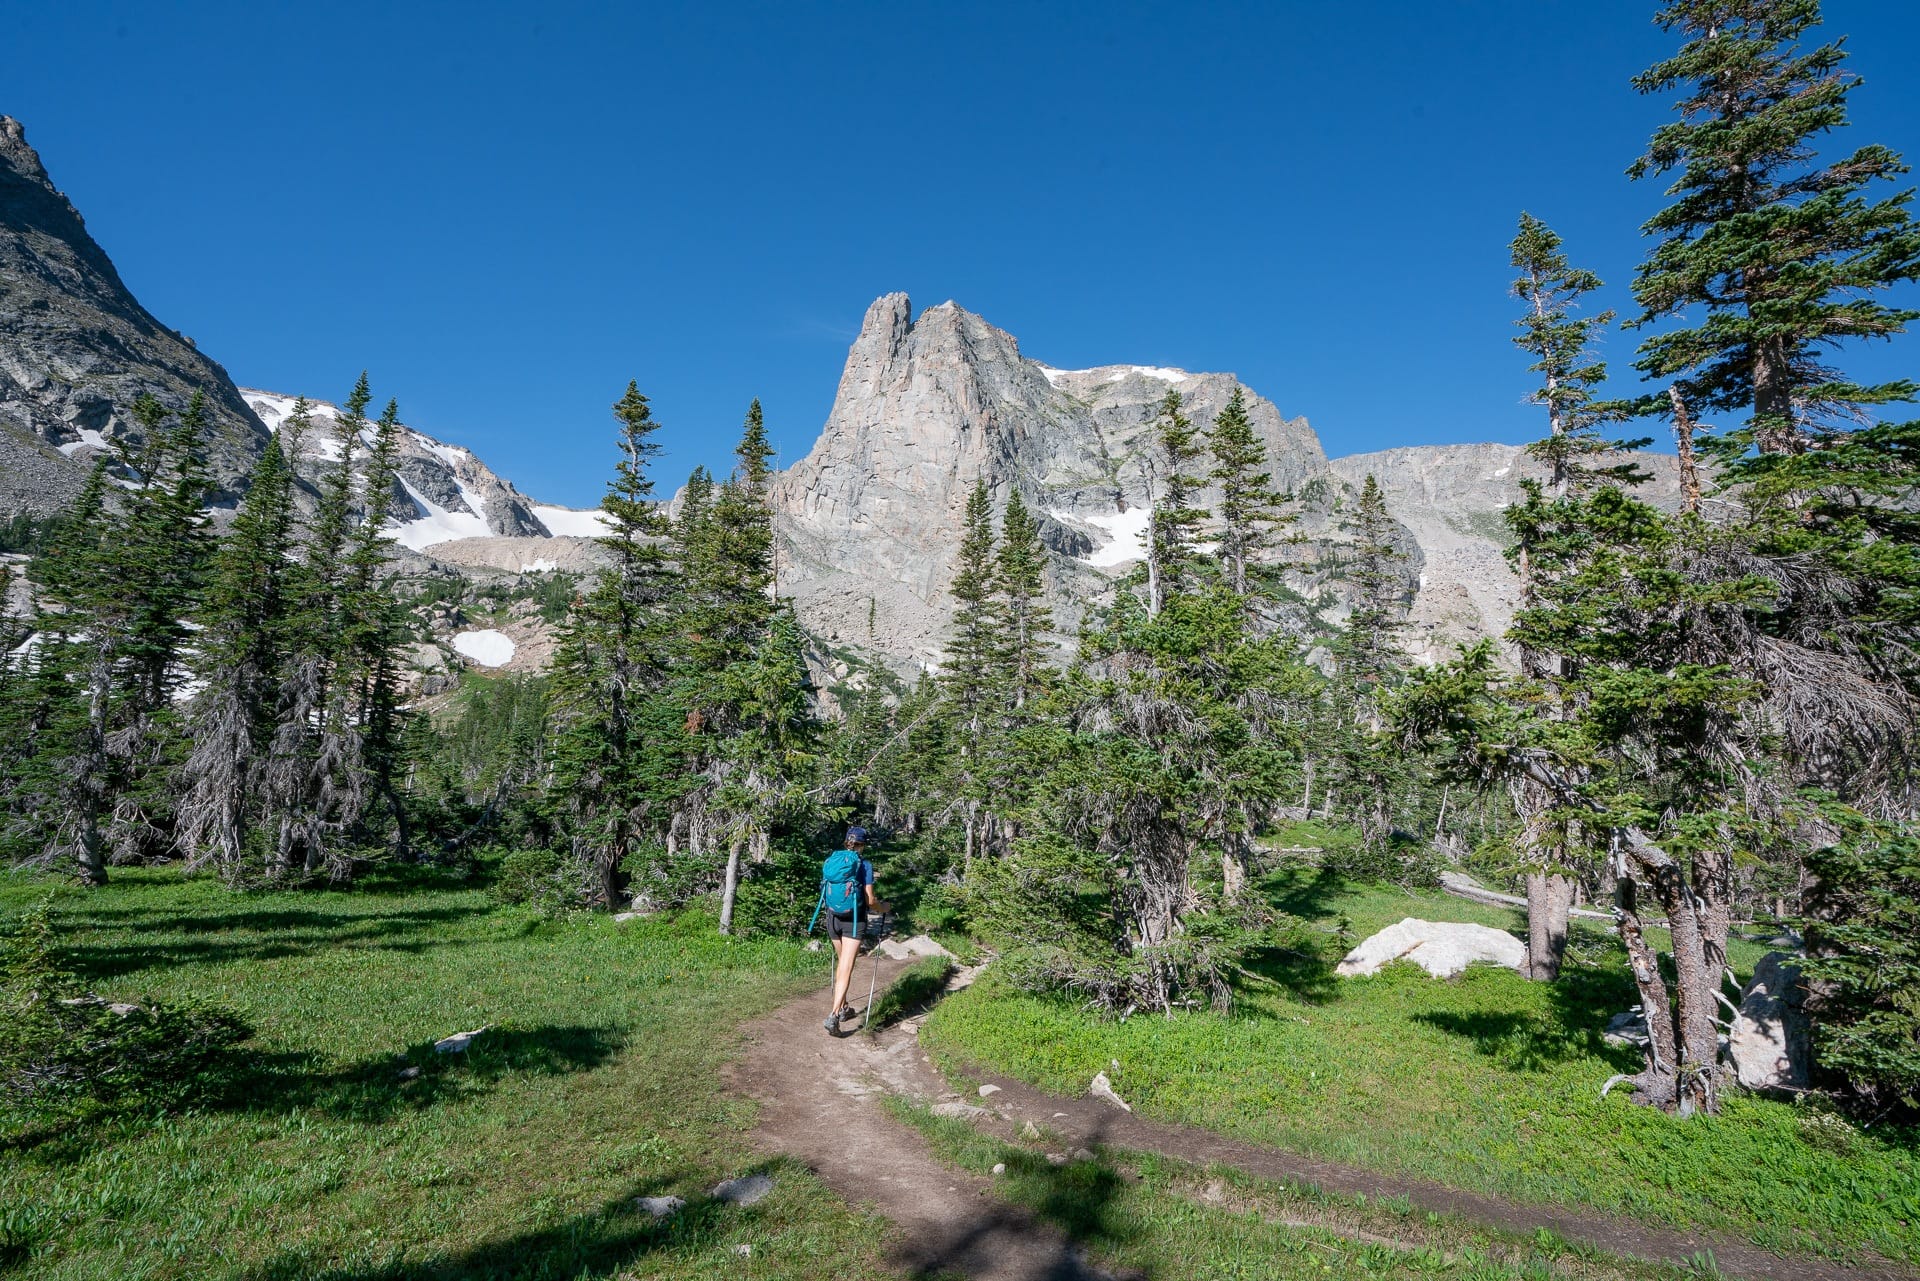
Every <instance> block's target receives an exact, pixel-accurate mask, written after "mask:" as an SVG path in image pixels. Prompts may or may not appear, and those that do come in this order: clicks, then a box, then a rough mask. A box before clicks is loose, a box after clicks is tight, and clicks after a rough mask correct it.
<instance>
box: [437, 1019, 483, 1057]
mask: <svg viewBox="0 0 1920 1281" xmlns="http://www.w3.org/2000/svg"><path fill="white" fill-rule="evenodd" d="M492 1026H493V1024H491V1023H489V1024H487V1025H486V1026H484V1027H477V1028H475V1029H473V1031H471V1032H455V1033H454V1034H453V1035H452V1036H448V1037H443V1038H441V1039H440V1040H438V1041H435V1042H434V1043H433V1052H434V1053H435V1054H465V1053H466V1052H467V1047H468V1046H469V1045H472V1044H473V1038H474V1037H476V1036H479V1035H480V1034H481V1033H482V1032H484V1031H486V1030H487V1028H490V1027H492Z"/></svg>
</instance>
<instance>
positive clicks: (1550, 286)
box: [1509, 213, 1646, 577]
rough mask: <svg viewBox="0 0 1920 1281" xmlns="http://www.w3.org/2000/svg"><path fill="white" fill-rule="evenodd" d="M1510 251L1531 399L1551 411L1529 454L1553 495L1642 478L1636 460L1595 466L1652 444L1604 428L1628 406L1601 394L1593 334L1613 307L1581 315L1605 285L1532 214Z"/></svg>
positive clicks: (1519, 342) (1602, 375) (1517, 342)
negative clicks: (1574, 261)
mask: <svg viewBox="0 0 1920 1281" xmlns="http://www.w3.org/2000/svg"><path fill="white" fill-rule="evenodd" d="M1509 249H1510V253H1511V257H1512V261H1513V265H1514V267H1515V268H1516V269H1518V271H1519V272H1520V275H1519V276H1518V278H1516V279H1515V280H1514V282H1513V286H1512V290H1513V296H1514V297H1516V298H1518V299H1520V300H1521V301H1522V302H1523V303H1524V304H1525V305H1526V312H1525V314H1524V315H1522V316H1521V318H1520V319H1519V320H1517V321H1515V322H1514V323H1515V324H1516V325H1518V326H1519V328H1520V334H1519V336H1518V337H1516V338H1515V339H1514V340H1513V345H1514V346H1516V347H1518V348H1520V350H1522V351H1524V352H1526V353H1527V354H1528V355H1530V356H1532V357H1533V364H1531V365H1529V366H1528V368H1529V369H1530V370H1532V371H1533V372H1534V373H1537V374H1539V375H1540V386H1539V387H1538V388H1537V389H1536V390H1535V391H1534V392H1533V394H1532V395H1530V396H1529V397H1528V398H1527V402H1528V403H1529V404H1533V405H1539V406H1541V407H1542V408H1544V409H1545V410H1546V411H1547V435H1546V436H1545V437H1543V438H1542V439H1540V440H1538V441H1535V442H1534V443H1533V444H1531V445H1529V446H1528V447H1527V452H1528V453H1530V454H1532V455H1533V456H1534V457H1536V458H1538V459H1540V460H1541V461H1543V462H1544V463H1546V465H1547V493H1548V496H1549V497H1551V498H1553V499H1556V500H1557V499H1560V498H1564V497H1566V496H1567V495H1568V494H1569V493H1572V492H1574V490H1576V489H1586V488H1591V487H1592V486H1593V485H1595V484H1601V483H1608V482H1627V483H1632V482H1634V481H1635V480H1636V479H1643V478H1644V477H1642V476H1641V475H1640V473H1638V472H1637V470H1636V469H1635V468H1634V467H1633V465H1632V464H1631V463H1630V462H1629V463H1620V464H1615V465H1613V466H1611V467H1598V468H1596V466H1595V462H1596V460H1597V459H1599V458H1600V457H1601V456H1603V455H1605V454H1606V453H1607V452H1608V451H1609V450H1615V449H1621V448H1631V447H1633V446H1635V445H1640V444H1644V443H1646V442H1644V441H1631V442H1614V441H1609V440H1607V439H1605V438H1604V437H1603V436H1602V434H1601V428H1602V426H1603V425H1604V424H1606V423H1609V422H1618V421H1620V420H1622V419H1623V418H1625V417H1626V415H1627V412H1628V411H1627V406H1626V405H1624V404H1623V403H1621V402H1618V401H1604V400H1600V399H1597V398H1596V395H1595V393H1596V392H1597V390H1598V389H1599V388H1600V387H1601V386H1602V385H1603V384H1604V383H1605V382H1606V379H1607V366H1606V362H1604V361H1602V360H1600V359H1599V358H1598V357H1597V356H1596V355H1595V354H1594V352H1593V343H1594V338H1595V335H1596V334H1600V333H1604V332H1606V329H1607V327H1608V326H1609V325H1611V324H1612V323H1613V313H1612V312H1611V311H1598V312H1594V313H1593V314H1592V315H1580V314H1578V313H1579V308H1580V305H1581V300H1582V299H1583V298H1585V297H1586V296H1587V295H1588V294H1590V293H1593V292H1594V291H1595V290H1597V289H1599V288H1600V287H1601V281H1600V278H1599V277H1598V276H1596V275H1594V274H1593V273H1592V272H1590V271H1586V270H1583V269H1581V268H1578V267H1574V266H1572V265H1571V264H1570V263H1568V261H1567V256H1566V254H1565V253H1564V252H1563V251H1562V249H1561V240H1560V237H1559V236H1558V235H1557V234H1555V232H1554V231H1553V229H1552V228H1551V227H1549V226H1547V224H1546V223H1544V222H1542V221H1540V219H1538V218H1536V217H1534V216H1533V215H1532V214H1529V213H1523V214H1521V215H1520V228H1519V230H1518V232H1516V233H1515V235H1514V238H1513V243H1512V244H1511V245H1510V246H1509ZM1523 577H1524V571H1523Z"/></svg>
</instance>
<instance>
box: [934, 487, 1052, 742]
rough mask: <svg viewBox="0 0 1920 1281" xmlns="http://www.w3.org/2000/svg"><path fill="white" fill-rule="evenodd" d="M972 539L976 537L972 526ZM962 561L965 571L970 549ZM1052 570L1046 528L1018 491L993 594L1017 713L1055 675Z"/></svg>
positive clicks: (1004, 526) (1010, 506) (1005, 524)
mask: <svg viewBox="0 0 1920 1281" xmlns="http://www.w3.org/2000/svg"><path fill="white" fill-rule="evenodd" d="M968 510H969V515H971V511H972V503H969V504H968ZM968 534H969V536H970V537H971V536H972V527H971V524H969V527H968ZM962 557H963V565H964V557H965V545H964V544H963V547H962ZM1046 565H1047V554H1046V549H1045V547H1043V546H1042V545H1041V542H1040V524H1039V522H1038V521H1036V520H1035V519H1034V518H1033V515H1032V514H1031V513H1030V512H1028V511H1027V505H1026V504H1025V503H1024V502H1022V501H1021V500H1020V491H1019V490H1014V491H1013V492H1012V493H1010V494H1008V495H1007V506H1006V510H1005V511H1004V512H1003V513H1002V514H1001V517H1000V550H999V551H998V552H997V553H996V554H995V556H994V567H993V594H994V596H995V598H996V600H997V604H998V607H999V612H1000V620H999V621H1000V623H1001V626H1002V628H1003V629H1004V639H1003V641H1002V643H1001V651H1002V653H1001V656H1000V665H1001V666H1002V667H1003V668H1004V671H1005V680H1006V682H1007V684H1008V686H1009V687H1010V694H1011V699H1010V701H1011V703H1012V708H1013V710H1014V711H1016V712H1018V711H1023V710H1024V709H1025V708H1026V706H1027V703H1028V701H1029V700H1030V699H1031V698H1032V697H1033V696H1034V695H1035V693H1037V692H1038V690H1039V689H1040V687H1041V686H1042V685H1044V684H1045V683H1046V678H1047V673H1048V671H1049V668H1048V666H1047V653H1048V651H1049V650H1051V649H1052V648H1053V646H1052V644H1051V642H1049V641H1048V640H1047V635H1048V633H1049V632H1050V631H1051V630H1052V628H1053V615H1052V613H1051V611H1049V610H1048V608H1047V603H1046V596H1045V592H1046ZM957 594H958V593H956V595H957ZM963 603H964V602H963Z"/></svg>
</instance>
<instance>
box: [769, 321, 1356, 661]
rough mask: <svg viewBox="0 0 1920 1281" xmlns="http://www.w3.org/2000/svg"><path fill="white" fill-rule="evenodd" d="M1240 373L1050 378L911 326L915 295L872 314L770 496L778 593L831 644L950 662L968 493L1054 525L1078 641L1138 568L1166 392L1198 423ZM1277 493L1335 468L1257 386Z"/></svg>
mask: <svg viewBox="0 0 1920 1281" xmlns="http://www.w3.org/2000/svg"><path fill="white" fill-rule="evenodd" d="M1237 385H1239V384H1238V383H1237V380H1236V379H1235V378H1234V377H1233V376H1232V375H1231V374H1190V373H1188V372H1186V371H1185V370H1179V369H1165V368H1157V367H1150V366H1134V365H1110V366H1103V367H1101V368H1097V369H1081V370H1061V369H1053V368H1051V367H1049V366H1046V365H1043V364H1041V363H1039V362H1037V361H1034V360H1029V359H1027V358H1026V357H1024V356H1022V355H1021V353H1020V345H1019V343H1018V342H1017V341H1016V340H1015V339H1014V337H1013V336H1012V335H1011V334H1008V333H1006V332H1005V331H1004V330H1000V329H996V328H995V327H994V326H992V325H990V324H988V323H987V322H986V321H985V320H983V319H981V318H980V317H979V316H976V315H974V314H972V313H971V312H968V311H965V310H963V309H961V308H960V307H957V306H955V305H954V304H953V303H951V302H948V303H942V304H940V305H939V306H937V307H931V308H928V309H927V310H926V311H925V312H923V313H921V315H920V316H919V317H917V318H915V317H914V316H913V315H912V308H911V304H910V303H909V301H908V299H907V296H906V295H905V294H889V295H887V296H886V297H884V298H881V299H879V300H878V301H876V302H875V303H874V304H873V305H872V306H871V307H870V308H868V310H867V315H866V319H865V321H864V322H863V324H862V325H861V329H860V336H859V338H858V339H856V340H855V342H854V344H853V349H852V351H851V352H850V353H849V354H848V357H847V365H846V369H845V372H843V373H842V375H841V378H840V388H839V393H838V395H837V396H836V397H835V400H834V406H833V411H832V413H831V414H830V415H829V416H828V419H827V423H826V426H825V428H824V429H823V430H822V432H821V434H820V438H819V440H818V441H817V442H815V444H814V447H813V450H812V451H811V452H810V453H809V454H808V455H807V456H806V457H805V458H804V459H802V460H801V461H799V462H798V463H795V464H794V465H793V466H792V467H790V468H788V469H787V470H786V471H785V472H783V473H782V474H781V475H780V477H779V479H778V480H777V481H776V483H775V485H774V510H775V518H776V521H777V523H778V529H779V534H780V540H779V541H780V554H781V558H782V560H781V565H780V578H781V584H782V588H783V590H785V591H786V592H788V593H789V594H791V595H792V596H793V597H794V598H795V599H796V601H797V602H798V605H799V608H800V611H801V614H802V617H803V618H804V619H805V620H806V621H807V622H808V623H809V624H810V625H811V626H813V627H814V628H815V629H817V630H819V631H821V632H822V633H823V634H824V635H826V636H827V637H828V638H829V639H840V640H846V641H853V642H856V643H866V642H868V640H869V627H868V622H869V618H872V619H873V620H874V626H873V633H872V636H871V640H872V643H873V644H874V645H875V646H876V647H877V648H879V649H880V650H881V651H882V652H884V653H886V654H887V655H888V656H889V657H890V658H892V659H894V660H896V661H902V660H905V661H908V662H918V663H928V662H932V661H935V660H936V659H937V658H938V655H939V652H940V649H941V645H942V643H943V640H944V636H943V631H944V626H945V622H946V619H947V618H948V616H949V615H950V614H951V612H952V601H951V599H950V598H949V597H948V596H947V595H946V588H947V585H948V582H949V581H950V579H951V577H952V572H953V565H952V559H953V550H954V548H955V547H956V546H957V545H958V543H959V536H960V528H961V523H962V514H963V511H964V509H965V506H966V499H967V495H968V493H969V492H970V491H971V490H972V489H973V487H974V484H975V483H976V481H978V480H985V481H986V482H987V485H988V488H989V489H990V490H991V491H992V493H993V496H994V499H995V502H996V505H997V504H1000V503H1004V502H1005V500H1006V498H1007V496H1008V495H1009V494H1011V493H1013V492H1015V491H1018V492H1019V494H1020V496H1021V498H1022V499H1023V500H1024V501H1025V502H1026V503H1027V505H1028V506H1029V507H1030V508H1032V509H1033V510H1034V511H1036V512H1037V513H1039V514H1040V515H1041V518H1042V524H1041V537H1042V538H1043V539H1044V541H1045V542H1046V543H1047V545H1048V547H1049V548H1050V549H1051V550H1052V552H1053V556H1052V565H1051V567H1050V573H1049V586H1050V588H1051V590H1052V594H1053V597H1054V605H1055V610H1056V615H1057V617H1058V621H1059V622H1060V623H1061V624H1063V626H1064V627H1065V628H1066V629H1068V630H1069V631H1070V630H1071V629H1072V628H1073V627H1074V626H1075V625H1076V624H1077V622H1078V620H1079V618H1080V616H1081V613H1082V612H1083V611H1084V609H1085V607H1086V606H1087V605H1088V604H1090V603H1091V602H1093V601H1094V600H1096V599H1097V598H1099V597H1101V596H1103V595H1104V594H1105V592H1106V590H1107V586H1108V579H1109V577H1110V576H1111V575H1113V574H1114V573H1116V572H1119V571H1121V570H1122V569H1124V568H1125V567H1127V566H1130V565H1131V564H1133V563H1134V562H1136V561H1137V560H1138V559H1139V556H1140V552H1141V548H1142V543H1141V539H1142V536H1143V534H1144V532H1145V529H1146V520H1147V511H1148V505H1149V490H1150V485H1151V479H1150V477H1149V475H1148V466H1149V463H1148V450H1147V446H1148V444H1149V443H1150V440H1149V437H1150V428H1151V425H1152V422H1153V417H1154V406H1155V405H1156V404H1157V403H1158V402H1159V400H1160V398H1161V397H1162V396H1163V395H1165V394H1166V390H1167V388H1168V387H1169V386H1172V387H1175V388H1177V389H1178V390H1179V391H1180V392H1181V394H1182V395H1183V396H1184V397H1185V399H1186V413H1187V414H1188V415H1189V416H1190V417H1192V418H1193V419H1194V421H1195V422H1196V423H1198V424H1200V425H1201V426H1203V427H1204V426H1206V425H1208V424H1210V423H1211V422H1212V421H1213V418H1214V415H1215V414H1217V413H1218V412H1219V411H1220V409H1221V408H1222V407H1223V406H1224V405H1225V404H1226V402H1227V399H1228V398H1229V397H1230V396H1231V395H1232V393H1233V389H1234V387H1235V386H1237ZM1247 401H1248V405H1249V411H1250V414H1251V417H1252V419H1253V421H1254V424H1255V427H1256V429H1257V430H1258V431H1259V433H1260V434H1261V436H1262V438H1263V439H1264V440H1265V441H1266V443H1267V449H1268V453H1269V456H1270V457H1271V458H1272V459H1273V464H1274V479H1275V481H1276V483H1278V484H1280V485H1282V486H1296V485H1300V484H1303V483H1304V482H1305V481H1306V480H1307V479H1308V478H1310V477H1312V476H1315V475H1319V474H1321V473H1322V472H1323V471H1324V470H1325V466H1326V458H1325V455H1324V454H1323V453H1322V452H1321V449H1320V442H1319V440H1318V438H1317V437H1315V436H1314V434H1313V430H1312V428H1310V427H1309V426H1308V425H1307V423H1306V420H1305V419H1293V420H1287V419H1285V418H1283V417H1282V416H1281V414H1280V412H1279V411H1278V410H1277V409H1276V408H1275V407H1274V406H1273V404H1272V403H1271V402H1270V401H1267V400H1266V399H1264V398H1263V397H1261V396H1259V395H1257V394H1255V393H1253V392H1252V390H1251V389H1247Z"/></svg>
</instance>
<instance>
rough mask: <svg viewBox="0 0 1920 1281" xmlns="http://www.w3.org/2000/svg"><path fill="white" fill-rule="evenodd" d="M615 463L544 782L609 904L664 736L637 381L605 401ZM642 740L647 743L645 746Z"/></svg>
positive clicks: (661, 603)
mask: <svg viewBox="0 0 1920 1281" xmlns="http://www.w3.org/2000/svg"><path fill="white" fill-rule="evenodd" d="M613 414H614V417H615V418H616V419H617V420H618V421H619V423H620V433H619V445H620V461H619V463H618V464H617V465H616V468H615V473H614V479H613V480H612V481H611V482H609V484H608V486H607V492H606V494H605V496H604V497H602V499H601V500H600V510H601V512H602V513H603V514H604V516H605V524H606V526H607V531H608V532H607V533H606V535H605V536H603V537H602V538H601V539H600V540H599V542H600V545H601V546H602V547H604V548H605V549H606V550H607V552H608V554H609V556H610V558H611V561H612V563H611V564H610V565H609V566H608V567H607V568H606V569H605V570H603V571H602V572H601V574H600V578H599V581H598V583H597V584H596V585H595V587H594V589H593V591H592V592H591V593H590V594H589V595H588V596H587V597H586V599H585V600H583V601H582V602H581V604H580V607H579V608H578V609H576V610H575V611H574V613H573V616H572V617H571V618H570V619H569V621H568V624H567V627H566V629H565V631H564V632H563V633H562V637H561V643H560V647H559V652H558V654H557V655H556V656H555V662H554V703H555V716H554V735H555V747H554V758H555V788H554V794H555V795H556V796H557V797H559V798H561V806H562V809H563V811H564V814H565V817H566V820H567V823H568V826H569V828H570V830H571V834H572V839H573V847H574V853H575V856H576V858H577V860H578V862H579V864H580V866H581V868H582V870H583V880H584V882H585V884H586V888H587V892H588V893H589V894H590V895H591V896H592V897H593V898H594V899H596V900H597V901H599V902H600V903H601V904H602V905H603V906H606V907H609V908H611V907H613V906H616V905H617V903H618V896H619V890H620V878H621V875H622V871H623V868H624V867H625V865H626V863H627V860H628V859H629V857H630V856H631V855H633V854H634V853H635V852H636V851H637V850H638V849H639V848H640V846H641V845H642V843H643V842H644V841H645V840H646V839H647V836H648V834H649V832H650V830H651V829H652V828H653V827H655V826H659V825H663V823H662V816H661V815H660V814H659V813H658V812H657V809H658V807H657V806H656V805H652V804H650V803H649V802H650V801H653V800H655V799H656V798H657V788H658V785H659V783H660V781H661V780H660V775H659V772H658V771H657V769H654V768H651V767H652V766H654V765H656V764H657V760H658V758H657V755H656V754H655V752H654V749H657V748H659V747H660V746H662V745H663V740H664V738H665V736H664V735H663V734H661V733H659V732H657V731H659V730H661V729H663V728H664V727H663V726H661V725H659V724H657V723H656V720H655V718H654V717H653V716H651V715H650V712H651V711H652V710H653V708H654V707H655V705H656V702H657V700H654V699H653V697H652V696H653V695H655V694H657V692H658V691H659V690H660V688H661V687H662V685H663V684H664V682H665V680H666V678H667V673H668V664H669V661H670V659H669V653H668V642H669V637H668V632H669V620H668V612H667V611H668V604H669V602H670V600H671V599H672V596H673V594H674V590H675V585H676V584H675V572H674V566H673V564H672V562H671V560H670V559H669V552H668V547H667V545H666V543H665V539H666V537H667V536H668V535H669V534H670V533H671V532H672V530H671V527H670V525H669V523H668V522H667V520H666V518H665V517H664V516H662V515H661V514H660V513H659V512H657V511H656V510H655V508H654V506H653V503H652V502H651V497H652V494H653V479H652V477H651V476H650V475H649V474H648V468H649V466H650V464H651V463H652V460H653V459H654V458H655V457H656V456H657V455H658V454H659V452H660V446H659V444H658V443H657V442H655V441H654V440H653V439H652V437H653V434H654V433H655V432H656V431H658V430H659V427H660V424H659V422H658V421H657V420H655V419H654V417H653V411H652V409H651V407H650V406H649V405H648V404H647V398H646V397H645V396H643V395H641V394H640V389H639V386H638V385H637V384H635V383H631V382H630V383H628V384H627V390H626V394H625V395H624V396H622V397H621V398H620V400H619V401H618V402H616V403H615V405H614V406H613ZM650 740H651V741H650Z"/></svg>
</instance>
